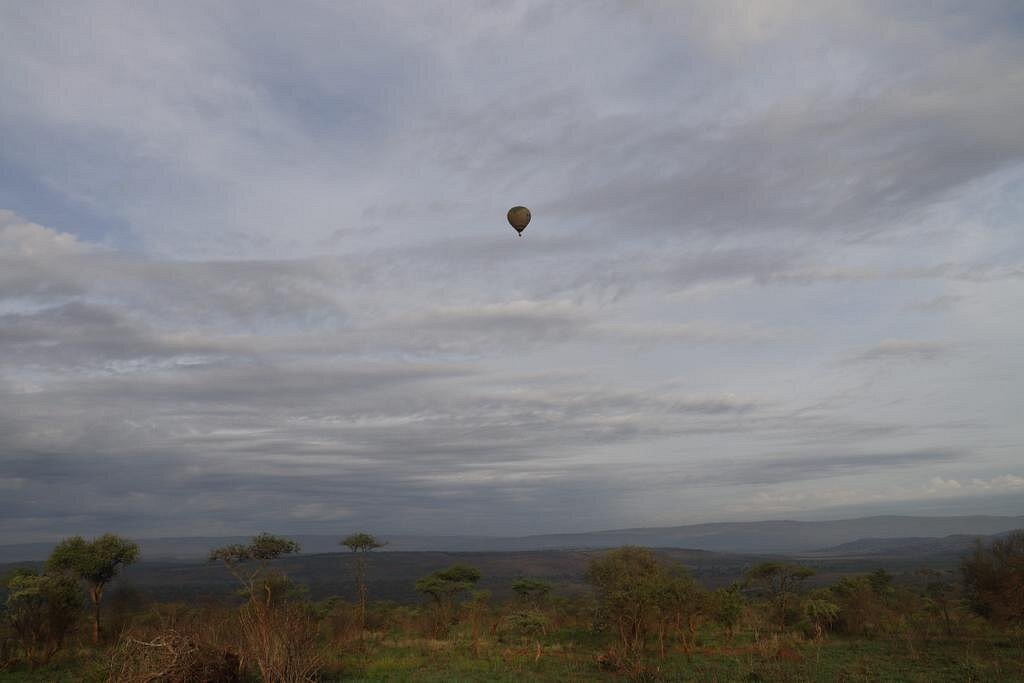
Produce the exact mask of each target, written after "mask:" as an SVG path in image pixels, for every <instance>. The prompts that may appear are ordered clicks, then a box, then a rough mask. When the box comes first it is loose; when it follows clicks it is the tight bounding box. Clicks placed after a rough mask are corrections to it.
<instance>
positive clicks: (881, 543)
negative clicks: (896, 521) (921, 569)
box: [808, 534, 993, 557]
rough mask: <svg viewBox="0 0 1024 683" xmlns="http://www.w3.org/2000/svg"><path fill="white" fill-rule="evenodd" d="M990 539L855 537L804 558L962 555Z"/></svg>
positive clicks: (974, 536) (976, 536)
mask: <svg viewBox="0 0 1024 683" xmlns="http://www.w3.org/2000/svg"><path fill="white" fill-rule="evenodd" d="M989 538H993V536H985V535H970V534H951V535H949V536H943V537H941V538H934V537H923V538H922V537H911V538H859V539H857V540H856V541H850V542H849V543H841V544H839V545H836V546H832V547H831V548H822V549H821V550H818V551H815V552H814V553H808V556H819V555H820V556H822V557H851V556H868V555H888V556H894V555H937V554H949V553H965V552H969V551H970V550H971V549H972V548H974V544H975V543H976V542H977V541H978V540H986V539H989Z"/></svg>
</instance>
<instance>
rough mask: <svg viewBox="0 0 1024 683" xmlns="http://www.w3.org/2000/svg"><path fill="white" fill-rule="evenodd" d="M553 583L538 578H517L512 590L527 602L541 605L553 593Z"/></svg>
mask: <svg viewBox="0 0 1024 683" xmlns="http://www.w3.org/2000/svg"><path fill="white" fill-rule="evenodd" d="M551 590H552V585H551V584H550V583H548V582H547V581H540V580H538V579H516V580H515V581H513V582H512V592H513V593H515V594H516V596H518V597H519V599H520V600H522V601H523V602H525V603H528V604H530V605H534V606H537V607H539V606H541V605H543V604H544V602H545V601H546V600H547V598H548V596H549V595H550V594H551Z"/></svg>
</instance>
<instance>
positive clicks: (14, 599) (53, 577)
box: [4, 570, 83, 666]
mask: <svg viewBox="0 0 1024 683" xmlns="http://www.w3.org/2000/svg"><path fill="white" fill-rule="evenodd" d="M5 587H6V589H7V601H6V604H5V607H6V609H5V612H4V620H5V621H6V622H7V624H9V625H10V627H11V630H12V631H13V632H14V634H15V637H16V639H17V641H18V644H19V646H20V648H21V650H22V652H23V654H24V656H25V659H26V660H27V661H28V662H29V663H30V664H32V665H33V666H35V665H38V664H43V663H46V662H48V661H49V660H50V659H51V658H52V657H53V655H55V654H56V653H57V651H58V650H60V648H61V647H62V646H63V644H64V641H65V640H66V639H67V637H68V636H69V635H70V634H71V633H72V632H73V631H74V629H75V626H76V625H77V622H78V619H79V617H80V616H81V613H82V606H83V604H82V594H81V590H80V589H79V586H78V583H77V582H76V581H75V579H74V578H72V577H71V576H68V575H66V574H53V573H48V574H36V573H35V572H31V571H27V570H19V571H16V572H14V573H13V574H12V575H11V576H10V577H8V578H7V580H6V581H5Z"/></svg>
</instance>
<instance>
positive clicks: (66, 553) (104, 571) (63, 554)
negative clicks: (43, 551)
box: [46, 534, 139, 643]
mask: <svg viewBox="0 0 1024 683" xmlns="http://www.w3.org/2000/svg"><path fill="white" fill-rule="evenodd" d="M138 558H139V546H138V545H137V544H136V543H134V542H132V541H129V540H127V539H125V538H122V537H120V536H118V535H116V534H104V535H102V536H100V537H98V538H94V539H93V540H91V541H86V540H85V539H84V538H82V537H81V536H74V537H72V538H68V539H65V540H64V541H62V542H61V543H59V544H58V545H57V547H56V548H54V549H53V552H52V553H51V554H50V559H49V560H47V562H46V566H47V568H48V569H49V570H50V571H52V572H62V573H66V574H69V575H71V576H75V577H77V578H79V579H82V580H84V581H85V582H86V583H88V584H89V598H90V599H91V600H92V605H93V629H92V638H93V642H95V643H98V642H99V640H100V602H101V601H102V599H103V589H104V588H105V587H106V585H107V584H108V583H109V582H110V581H112V580H113V579H114V577H115V576H117V575H118V573H119V572H120V571H121V568H122V567H124V566H127V565H130V564H134V563H135V561H136V560H137V559H138Z"/></svg>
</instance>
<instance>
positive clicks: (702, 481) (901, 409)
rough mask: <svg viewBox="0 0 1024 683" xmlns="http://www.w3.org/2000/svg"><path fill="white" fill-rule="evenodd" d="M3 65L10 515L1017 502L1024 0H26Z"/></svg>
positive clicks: (246, 523) (448, 524)
mask: <svg viewBox="0 0 1024 683" xmlns="http://www.w3.org/2000/svg"><path fill="white" fill-rule="evenodd" d="M0 65H2V67H0V542H20V541H34V540H48V539H54V538H59V537H61V536H64V535H68V534H73V533H84V534H91V533H99V532H103V531H108V530H110V531H117V532H121V533H125V534H130V535H135V536H137V537H146V536H160V535H205V534H219V533H250V532H256V531H259V530H263V529H267V530H271V531H279V532H293V533H339V534H340V533H344V532H348V531H352V530H355V529H360V528H366V529H367V530H370V531H374V532H379V533H384V534H386V533H481V534H523V533H540V532H545V531H585V530H594V529H602V528H615V527H626V526H645V525H674V524H685V523H691V522H697V521H714V520H732V519H767V518H781V517H785V518H794V517H800V518H830V517H831V518H835V517H841V516H853V515H861V514H871V513H877V512H897V511H898V512H910V513H924V514H943V513H948V514H959V513H964V512H979V513H1011V512H1015V513H1018V514H1019V513H1020V512H1021V509H1022V507H1024V448H1022V444H1024V424H1022V423H1024V420H1022V419H1021V417H1022V411H1021V405H1022V404H1024V381H1022V379H1024V315H1022V313H1021V312H1022V310H1024V308H1022V307H1024V232H1022V230H1024V5H1022V4H1021V3H1020V2H1019V0H1006V1H1005V2H998V1H991V2H989V1H983V2H973V3H962V2H948V3H946V2H900V3H893V2H860V3H855V2H847V1H846V0H842V1H838V0H837V1H836V2H834V3H833V2H825V1H822V2H814V3H806V2H798V1H796V0H792V1H790V0H762V1H760V2H756V3H749V2H740V1H736V2H726V1H723V0H709V1H708V2H689V3H681V2H670V1H668V0H665V1H664V2H659V1H656V0H652V1H650V2H642V1H632V2H631V1H627V0H619V1H618V2H597V1H595V2H586V3H567V2H533V1H517V2H484V1H480V2H468V1H467V2H450V3H418V2H394V3H378V2H365V3H363V2H358V3H355V2H354V3H339V2H326V1H324V2H319V1H311V2H302V3H299V2H289V3H281V2H271V1H267V2H257V1H255V0H245V1H244V2H242V1H241V0H239V1H238V2H227V1H221V2H175V3H162V2H149V1H143V2H128V1H125V2H115V1H109V2H108V1H99V0H97V1H90V2H77V3H69V2H47V1H42V0H39V1H34V2H16V1H10V2H0ZM514 204H526V205H528V206H529V207H530V208H531V209H532V210H533V222H532V223H531V225H530V226H529V228H528V229H527V231H526V233H525V235H524V237H523V238H521V239H520V238H517V237H516V236H515V233H514V231H513V230H512V229H511V228H510V227H509V226H508V225H507V224H506V223H505V212H506V210H507V209H508V207H509V206H511V205H514Z"/></svg>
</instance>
